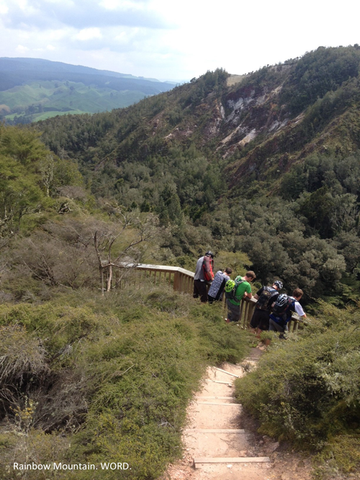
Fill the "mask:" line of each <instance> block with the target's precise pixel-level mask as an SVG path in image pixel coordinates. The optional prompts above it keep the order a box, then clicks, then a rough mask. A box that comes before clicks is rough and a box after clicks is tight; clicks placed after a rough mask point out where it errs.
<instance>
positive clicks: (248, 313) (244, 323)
mask: <svg viewBox="0 0 360 480" xmlns="http://www.w3.org/2000/svg"><path fill="white" fill-rule="evenodd" d="M255 305H256V300H255V299H254V298H250V299H249V298H247V297H243V298H242V300H241V303H240V312H241V313H240V326H241V327H242V328H249V327H250V320H251V317H252V316H253V313H254V310H255ZM299 323H301V320H300V318H299V316H298V315H297V314H296V313H293V314H292V317H291V320H290V322H289V323H288V329H289V332H296V331H297V330H298V328H299Z"/></svg>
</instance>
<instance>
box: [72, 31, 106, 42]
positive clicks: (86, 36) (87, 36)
mask: <svg viewBox="0 0 360 480" xmlns="http://www.w3.org/2000/svg"><path fill="white" fill-rule="evenodd" d="M75 38H76V39H77V40H81V41H82V42H85V41H87V40H93V39H94V38H102V34H101V31H100V29H99V28H84V29H83V30H80V31H79V32H78V33H77V34H76V35H75Z"/></svg>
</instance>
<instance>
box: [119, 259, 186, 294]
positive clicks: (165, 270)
mask: <svg viewBox="0 0 360 480" xmlns="http://www.w3.org/2000/svg"><path fill="white" fill-rule="evenodd" d="M121 267H122V268H134V269H136V270H140V271H146V272H150V277H152V278H154V279H158V280H161V279H163V280H165V281H166V282H168V283H169V284H172V285H173V288H174V290H175V291H176V292H180V293H189V294H192V292H193V282H194V273H193V272H190V270H186V269H185V268H181V267H171V266H168V265H150V264H146V263H126V264H125V263H122V264H121Z"/></svg>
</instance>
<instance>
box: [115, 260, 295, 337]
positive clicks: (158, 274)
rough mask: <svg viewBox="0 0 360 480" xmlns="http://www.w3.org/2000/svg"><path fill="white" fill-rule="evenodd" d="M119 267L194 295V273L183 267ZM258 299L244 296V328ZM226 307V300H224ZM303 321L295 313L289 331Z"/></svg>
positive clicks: (242, 319) (242, 325)
mask: <svg viewBox="0 0 360 480" xmlns="http://www.w3.org/2000/svg"><path fill="white" fill-rule="evenodd" d="M117 267H119V268H131V269H134V270H135V271H138V272H139V274H140V280H141V281H144V280H147V281H151V282H153V283H160V282H164V283H168V284H170V285H172V286H173V289H174V290H175V291H176V292H179V293H185V294H189V295H192V293H193V283H194V273H193V272H190V270H186V269H185V268H181V267H172V266H168V265H151V264H145V263H138V264H135V263H121V264H119V265H117ZM255 304H256V300H255V299H254V298H251V299H248V298H247V297H245V298H243V299H242V301H241V305H240V309H241V315H240V326H241V327H242V328H249V326H250V320H251V317H252V315H253V313H254V308H255ZM224 308H225V302H224ZM301 322H302V320H300V318H299V317H298V315H297V314H296V313H293V315H292V319H291V321H290V322H289V324H288V328H289V332H294V331H297V330H298V328H299V324H300V323H301Z"/></svg>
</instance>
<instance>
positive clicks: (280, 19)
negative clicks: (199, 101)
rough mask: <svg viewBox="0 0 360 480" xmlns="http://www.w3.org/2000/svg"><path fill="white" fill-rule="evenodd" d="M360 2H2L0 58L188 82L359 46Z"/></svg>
mask: <svg viewBox="0 0 360 480" xmlns="http://www.w3.org/2000/svg"><path fill="white" fill-rule="evenodd" d="M359 14H360V2H359V3H358V2H356V0H342V1H341V2H328V1H325V0H302V1H299V2H297V3H295V2H290V1H289V0H272V1H270V0H252V1H244V0H217V1H214V0H213V1H211V0H178V1H177V2H174V1H172V0H0V57H27V58H42V59H46V60H52V61H57V62H64V63H70V64H72V65H83V66H87V67H92V68H97V69H100V70H111V71H114V72H120V73H125V74H131V75H135V76H144V77H147V78H156V79H158V80H172V81H176V82H184V81H189V80H190V79H192V78H194V77H199V76H200V75H203V74H204V73H206V72H207V71H213V70H215V69H217V68H223V69H225V70H226V71H227V72H228V73H231V74H238V75H241V74H244V73H249V72H252V71H256V70H258V69H259V68H261V67H263V66H266V65H275V64H277V63H282V62H284V61H286V60H289V59H291V58H296V57H300V56H302V55H304V54H305V53H306V52H309V51H312V50H316V49H317V48H318V47H319V46H324V47H338V46H348V45H354V44H356V43H358V44H360V29H359Z"/></svg>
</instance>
